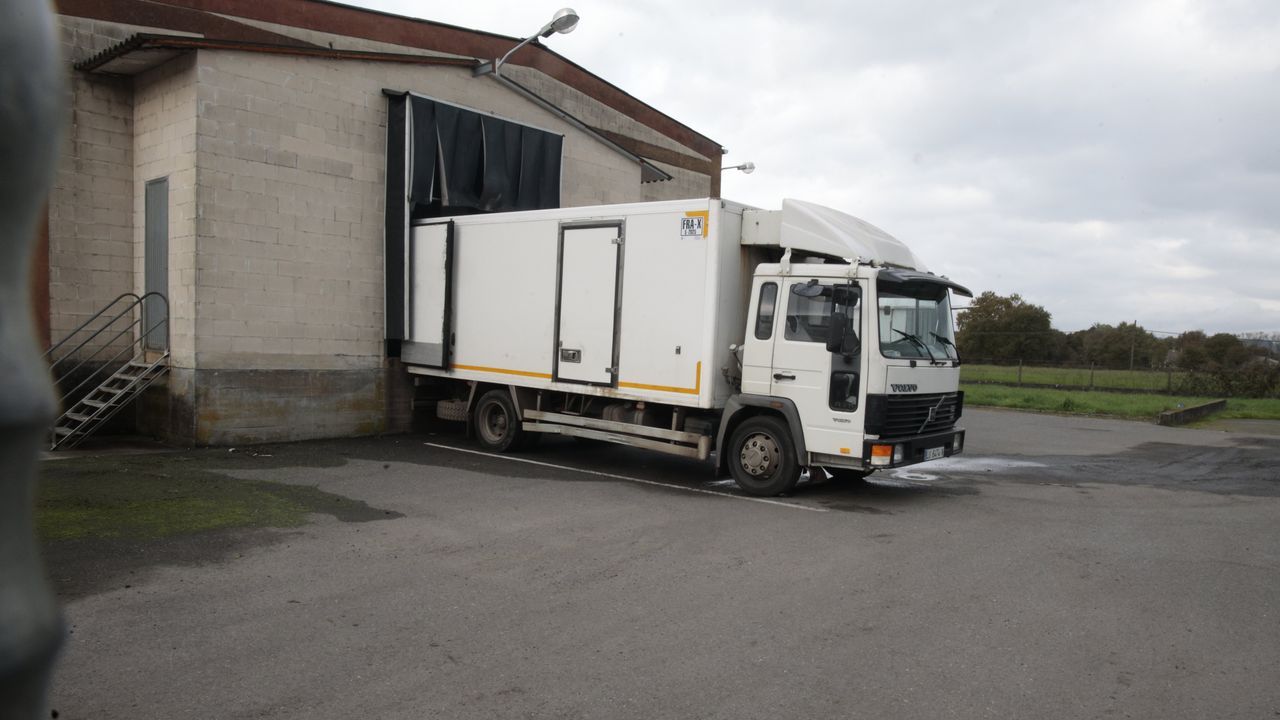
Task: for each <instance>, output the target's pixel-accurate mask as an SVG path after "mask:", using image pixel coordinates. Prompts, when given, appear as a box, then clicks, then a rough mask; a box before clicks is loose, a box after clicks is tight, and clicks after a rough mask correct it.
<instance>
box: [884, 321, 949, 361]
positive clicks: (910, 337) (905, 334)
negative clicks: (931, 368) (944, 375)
mask: <svg viewBox="0 0 1280 720" xmlns="http://www.w3.org/2000/svg"><path fill="white" fill-rule="evenodd" d="M889 329H890V330H892V331H894V332H896V333H898V334H899V335H901V336H902V337H904V338H906V339H908V340H910V341H911V342H913V343H915V344H916V345H919V346H920V349H921V350H924V351H925V353H926V354H927V355H928V356H929V362H931V363H933V364H934V365H937V364H938V358H937V356H935V355H934V354H933V351H931V350H930V349H929V346H928V345H925V344H924V341H923V340H921V339H920V338H918V337H916V336H915V335H912V334H911V333H909V332H903V331H902V330H899V329H898V328H889Z"/></svg>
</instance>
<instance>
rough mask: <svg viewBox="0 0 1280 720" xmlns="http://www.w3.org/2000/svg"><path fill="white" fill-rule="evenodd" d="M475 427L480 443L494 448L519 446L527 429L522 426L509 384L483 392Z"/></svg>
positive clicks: (474, 420)
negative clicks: (507, 386)
mask: <svg viewBox="0 0 1280 720" xmlns="http://www.w3.org/2000/svg"><path fill="white" fill-rule="evenodd" d="M471 423H472V429H473V430H474V431H475V436H476V442H477V443H478V444H479V445H480V447H482V448H484V449H485V450H490V451H492V452H509V451H511V450H516V449H519V448H520V446H521V444H522V442H523V440H524V437H525V435H526V433H525V432H524V430H522V429H521V428H520V417H519V416H518V415H517V414H516V406H515V403H513V402H511V392H510V391H509V390H507V389H506V388H499V389H496V390H490V391H489V392H487V393H485V394H484V395H481V396H480V401H479V402H477V403H476V411H475V413H474V414H473V416H472V421H471Z"/></svg>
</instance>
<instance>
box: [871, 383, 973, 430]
mask: <svg viewBox="0 0 1280 720" xmlns="http://www.w3.org/2000/svg"><path fill="white" fill-rule="evenodd" d="M881 397H884V408H885V409H884V416H883V419H882V420H881V422H880V423H877V424H879V425H880V427H879V428H878V430H879V432H878V433H877V434H878V435H880V436H881V437H883V438H896V437H908V436H911V435H924V434H927V433H930V432H936V431H939V430H948V429H950V428H951V427H953V426H954V425H955V424H956V421H957V420H959V419H960V412H961V408H962V407H963V405H962V403H963V400H962V399H961V398H963V394H962V393H928V394H923V395H887V396H881ZM868 409H870V408H868ZM931 411H932V413H933V415H932V418H930V412H931ZM868 420H869V421H870V417H869V418H868ZM877 420H880V418H877ZM867 432H874V431H873V430H872V427H871V422H868V427H867Z"/></svg>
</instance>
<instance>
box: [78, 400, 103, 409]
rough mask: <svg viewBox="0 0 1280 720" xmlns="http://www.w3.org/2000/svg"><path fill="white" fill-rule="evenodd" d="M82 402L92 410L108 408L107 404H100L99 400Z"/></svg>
mask: <svg viewBox="0 0 1280 720" xmlns="http://www.w3.org/2000/svg"><path fill="white" fill-rule="evenodd" d="M80 402H81V403H83V404H85V405H88V406H89V407H91V408H104V407H106V406H107V403H104V402H98V401H97V400H81V401H80Z"/></svg>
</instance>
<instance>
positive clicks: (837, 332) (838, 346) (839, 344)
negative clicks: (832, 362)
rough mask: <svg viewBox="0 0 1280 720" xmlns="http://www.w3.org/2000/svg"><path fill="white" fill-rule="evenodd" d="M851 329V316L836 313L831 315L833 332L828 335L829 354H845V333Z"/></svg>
mask: <svg viewBox="0 0 1280 720" xmlns="http://www.w3.org/2000/svg"><path fill="white" fill-rule="evenodd" d="M848 329H849V315H848V313H843V312H840V311H838V310H837V311H836V312H833V313H831V331H830V332H829V333H827V352H833V353H838V352H844V337H845V331H846V330H848Z"/></svg>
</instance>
